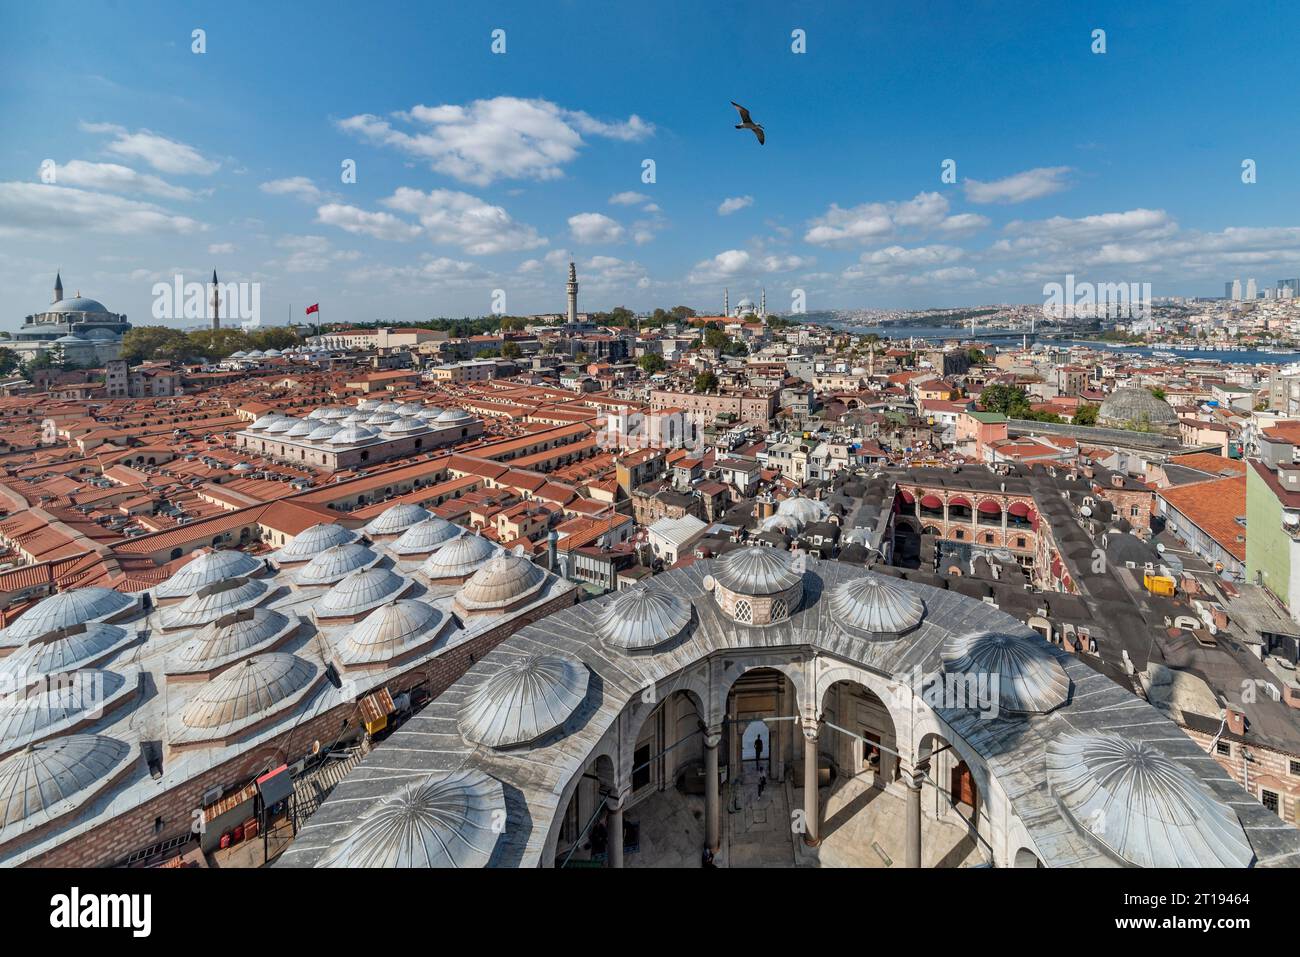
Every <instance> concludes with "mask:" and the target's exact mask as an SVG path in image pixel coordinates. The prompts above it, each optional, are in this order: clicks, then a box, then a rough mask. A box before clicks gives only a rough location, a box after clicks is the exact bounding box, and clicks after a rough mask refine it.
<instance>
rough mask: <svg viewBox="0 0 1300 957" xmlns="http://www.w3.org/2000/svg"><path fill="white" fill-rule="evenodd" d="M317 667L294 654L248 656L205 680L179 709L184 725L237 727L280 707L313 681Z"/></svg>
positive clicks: (212, 728) (206, 729)
mask: <svg viewBox="0 0 1300 957" xmlns="http://www.w3.org/2000/svg"><path fill="white" fill-rule="evenodd" d="M319 672H320V669H319V668H318V667H317V666H316V665H315V664H314V663H313V662H310V661H308V660H306V659H305V658H299V657H298V656H297V655H289V654H283V653H280V652H272V653H270V654H266V655H258V656H257V657H254V658H247V659H245V660H244V661H242V662H241V663H240V664H238V665H236V666H235V667H233V668H231V669H229V670H228V671H223V672H222V673H221V674H220V675H218V676H217V677H216V678H213V679H212V680H211V681H209V682H207V683H205V684H204V685H203V686H202V687H201V688H199V690H198V691H197V693H195V695H194V697H193V698H191V699H190V701H189V702H188V703H187V704H186V705H185V707H184V709H183V710H182V711H181V717H180V723H181V724H182V725H184V726H185V727H186V728H193V729H196V730H197V729H203V730H205V731H212V730H216V729H226V730H229V731H234V730H236V729H237V728H238V727H239V726H243V725H248V724H251V723H253V722H255V721H259V720H261V719H262V718H265V717H268V716H270V715H271V714H274V713H275V712H276V711H280V710H282V709H283V708H284V707H285V706H286V705H287V704H289V703H290V701H291V699H293V698H294V697H295V696H300V695H301V693H302V692H304V691H306V690H307V689H308V688H309V687H311V685H312V684H313V683H314V681H315V680H316V678H317V677H318V675H319Z"/></svg>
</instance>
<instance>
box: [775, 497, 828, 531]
mask: <svg viewBox="0 0 1300 957" xmlns="http://www.w3.org/2000/svg"><path fill="white" fill-rule="evenodd" d="M830 513H831V510H830V507H829V506H827V504H826V503H825V502H818V501H816V500H814V499H811V498H805V497H803V496H802V495H796V496H793V497H792V498H787V499H785V500H784V501H783V502H781V504H780V505H778V506H777V507H776V514H777V515H788V516H790V517H791V518H793V519H795V520H797V521H798V522H799V523H800V524H801V525H807V524H808V523H809V522H820V521H823V520H824V519H825V518H826V517H827V516H829V515H830Z"/></svg>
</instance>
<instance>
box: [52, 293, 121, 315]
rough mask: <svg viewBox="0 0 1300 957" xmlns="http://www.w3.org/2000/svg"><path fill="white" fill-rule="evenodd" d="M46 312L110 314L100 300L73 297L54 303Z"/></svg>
mask: <svg viewBox="0 0 1300 957" xmlns="http://www.w3.org/2000/svg"><path fill="white" fill-rule="evenodd" d="M45 311H46V312H108V309H107V308H106V307H105V306H104V304H103V303H102V302H100V301H99V300H98V299H91V298H89V297H87V296H73V297H72V298H71V299H60V300H59V301H58V302H56V303H52V304H51V305H50V308H48V309H46V310H45Z"/></svg>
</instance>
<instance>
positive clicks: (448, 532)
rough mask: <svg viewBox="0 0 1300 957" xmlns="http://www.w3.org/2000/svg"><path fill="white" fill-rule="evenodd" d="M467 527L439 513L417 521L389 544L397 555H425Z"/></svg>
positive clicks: (389, 547) (390, 549)
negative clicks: (450, 520)
mask: <svg viewBox="0 0 1300 957" xmlns="http://www.w3.org/2000/svg"><path fill="white" fill-rule="evenodd" d="M464 531H465V529H463V528H461V527H460V526H459V525H453V524H452V523H451V522H449V521H447V520H446V519H445V518H439V517H438V516H437V515H434V516H432V517H431V518H426V519H425V520H424V521H422V522H416V523H415V524H414V525H412V526H411V527H410V528H408V529H407V530H406V531H404V532H402V534H401V537H399V538H398V539H397V540H396V541H394V542H393V543H392V544H391V545H389V546H388V550H389V551H390V552H392V553H393V554H395V555H424V554H428V553H429V552H431V551H433V550H434V549H435V548H437V547H438V546H440V545H444V544H446V543H447V542H449V541H451V540H452V539H453V538H455V537H456V536H457V535H460V534H461V533H462V532H464Z"/></svg>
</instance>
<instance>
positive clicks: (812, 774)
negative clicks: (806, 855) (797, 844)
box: [803, 718, 822, 847]
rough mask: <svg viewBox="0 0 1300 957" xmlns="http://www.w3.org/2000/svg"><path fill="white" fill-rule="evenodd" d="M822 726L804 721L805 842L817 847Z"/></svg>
mask: <svg viewBox="0 0 1300 957" xmlns="http://www.w3.org/2000/svg"><path fill="white" fill-rule="evenodd" d="M820 732H821V726H820V724H819V723H818V721H817V719H816V718H804V719H803V816H804V834H803V842H804V843H805V844H807V845H808V846H809V847H816V846H817V845H818V844H820V843H821V842H822V838H821V820H820V818H821V802H820V801H819V800H818V799H817V739H818V737H819V735H820Z"/></svg>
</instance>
